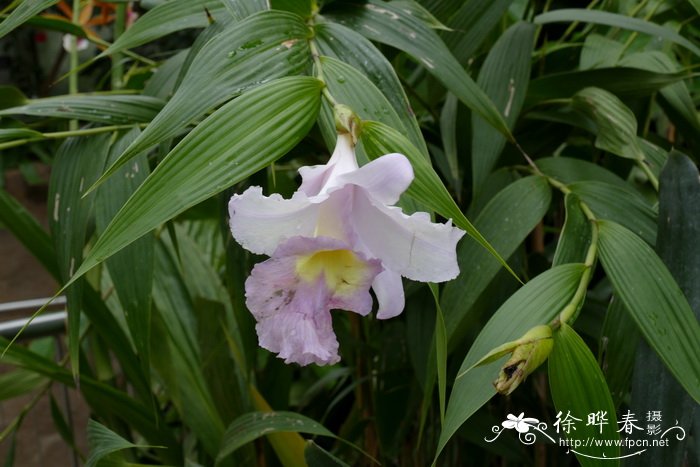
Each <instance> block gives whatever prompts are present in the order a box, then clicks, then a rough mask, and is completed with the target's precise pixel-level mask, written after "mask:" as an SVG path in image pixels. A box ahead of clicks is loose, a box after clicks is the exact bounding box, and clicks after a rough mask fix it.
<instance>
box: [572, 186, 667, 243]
mask: <svg viewBox="0 0 700 467" xmlns="http://www.w3.org/2000/svg"><path fill="white" fill-rule="evenodd" d="M569 189H570V190H571V191H572V192H573V193H575V194H576V195H577V196H578V197H579V198H581V200H582V201H583V202H584V203H586V204H587V205H588V207H589V208H591V211H593V213H594V214H595V216H596V217H597V218H599V219H609V220H615V221H616V222H619V223H620V224H622V225H624V226H625V227H627V228H628V229H630V230H631V231H633V232H634V233H636V234H637V235H639V236H640V237H641V238H643V239H644V240H645V241H646V242H647V243H648V244H650V245H653V244H654V243H655V241H656V212H655V210H654V208H652V207H651V206H650V205H649V204H648V203H647V201H646V200H645V199H644V198H642V197H641V196H640V195H639V194H637V193H635V192H633V191H630V190H626V189H621V188H618V187H617V186H615V185H610V184H608V183H605V182H593V181H583V182H576V183H571V184H570V185H569Z"/></svg>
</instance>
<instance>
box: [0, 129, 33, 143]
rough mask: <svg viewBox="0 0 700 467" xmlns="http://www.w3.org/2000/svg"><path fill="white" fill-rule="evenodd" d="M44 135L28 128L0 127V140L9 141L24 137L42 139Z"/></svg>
mask: <svg viewBox="0 0 700 467" xmlns="http://www.w3.org/2000/svg"><path fill="white" fill-rule="evenodd" d="M43 137H44V135H42V134H41V133H39V132H38V131H35V130H30V129H29V128H7V129H0V141H11V140H13V139H25V138H30V139H34V138H39V139H42V138H43Z"/></svg>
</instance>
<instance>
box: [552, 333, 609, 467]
mask: <svg viewBox="0 0 700 467" xmlns="http://www.w3.org/2000/svg"><path fill="white" fill-rule="evenodd" d="M548 370H549V387H550V388H551V391H552V399H553V400H554V407H555V408H556V409H557V410H558V411H560V412H561V413H562V414H561V418H560V420H561V419H563V418H564V417H566V415H567V414H568V413H571V415H572V416H573V417H576V418H578V419H580V420H579V421H575V424H574V425H573V427H572V429H571V430H570V431H569V433H566V434H565V436H566V438H567V439H569V440H582V442H583V443H586V441H587V440H588V439H601V440H613V446H612V447H606V446H594V445H589V446H586V445H583V446H581V447H577V448H576V450H575V451H574V452H575V453H576V457H577V458H578V461H579V463H580V464H581V465H582V466H583V467H588V466H606V465H610V466H616V465H620V461H619V460H618V459H610V458H615V457H618V456H619V455H620V448H619V446H614V443H615V441H616V440H619V439H620V434H619V433H618V431H617V418H616V417H615V405H614V404H613V400H612V397H611V396H610V391H609V390H608V385H607V384H606V383H605V378H604V377H603V372H602V371H601V370H600V368H599V367H598V363H597V362H596V359H595V357H594V356H593V354H592V353H591V351H590V349H589V348H588V346H586V344H585V342H583V339H581V337H580V336H579V335H578V334H576V331H574V330H573V329H572V328H571V327H569V325H568V324H566V323H562V326H561V328H559V330H558V331H557V332H555V333H554V349H553V350H552V353H551V355H550V356H549V365H548ZM600 412H603V413H604V414H605V423H604V424H602V425H595V424H590V425H589V424H588V422H589V421H590V420H588V415H589V414H596V413H600ZM601 423H602V420H601ZM561 431H563V427H562V430H561ZM561 431H560V430H558V431H557V432H558V433H560V434H563V433H561ZM592 444H595V443H592ZM572 450H573V449H572ZM593 457H598V459H595V458H593ZM603 457H607V458H608V459H601V458H603Z"/></svg>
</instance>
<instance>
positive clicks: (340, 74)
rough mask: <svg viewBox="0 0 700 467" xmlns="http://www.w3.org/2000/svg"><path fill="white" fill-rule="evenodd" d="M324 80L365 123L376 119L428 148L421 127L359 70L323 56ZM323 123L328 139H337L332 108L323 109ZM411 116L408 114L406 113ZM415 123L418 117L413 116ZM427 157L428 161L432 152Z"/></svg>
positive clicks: (336, 95) (335, 96) (417, 144)
mask: <svg viewBox="0 0 700 467" xmlns="http://www.w3.org/2000/svg"><path fill="white" fill-rule="evenodd" d="M320 61H321V66H322V67H323V78H324V81H325V82H326V85H327V86H328V90H329V91H330V92H331V95H333V97H334V98H335V100H336V101H338V102H339V103H342V104H346V105H347V106H349V107H350V108H352V109H353V111H354V112H355V113H356V114H357V115H358V116H359V117H360V118H361V119H363V120H376V121H380V122H382V123H385V124H386V125H388V126H390V127H392V128H395V129H397V130H399V131H400V132H401V133H402V134H406V135H407V137H408V138H409V139H410V140H411V143H413V145H414V146H416V147H417V148H420V147H425V142H424V141H423V135H422V134H421V132H420V129H419V128H418V125H417V124H416V125H415V126H413V125H411V122H410V121H409V120H407V119H406V118H401V117H399V115H398V113H397V112H395V111H394V108H393V107H392V106H391V104H390V103H389V101H388V100H387V98H386V97H385V96H384V94H383V93H382V92H381V91H380V90H379V89H378V88H377V87H376V86H375V85H374V83H372V82H371V81H370V80H369V79H367V77H366V76H364V75H363V74H362V72H360V71H359V70H357V69H355V68H353V67H352V66H350V65H348V64H346V63H343V62H341V61H340V60H336V59H334V58H331V57H321V59H320ZM322 109H323V111H322V112H321V117H322V118H320V119H319V124H320V126H321V131H323V132H324V137H325V138H326V140H330V139H331V138H332V141H335V139H336V138H337V134H336V129H335V123H334V119H333V112H332V110H331V108H330V106H328V105H324V106H323V107H322ZM405 114H407V112H405ZM409 118H412V119H413V121H415V117H413V116H410V117H409ZM424 156H425V157H426V158H427V157H428V153H427V151H426V152H425V154H424Z"/></svg>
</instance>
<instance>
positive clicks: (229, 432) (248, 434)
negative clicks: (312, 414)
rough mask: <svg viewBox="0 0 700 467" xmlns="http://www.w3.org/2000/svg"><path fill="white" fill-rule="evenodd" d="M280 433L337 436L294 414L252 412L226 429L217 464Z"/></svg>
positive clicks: (237, 419)
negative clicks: (254, 442)
mask: <svg viewBox="0 0 700 467" xmlns="http://www.w3.org/2000/svg"><path fill="white" fill-rule="evenodd" d="M279 432H294V433H309V434H313V435H321V436H330V437H333V438H335V435H334V434H333V433H331V432H330V431H328V430H327V429H326V428H325V427H324V426H323V425H321V424H320V423H317V422H315V421H314V420H312V419H310V418H308V417H305V416H303V415H300V414H297V413H294V412H281V411H280V412H251V413H247V414H243V415H241V416H239V417H238V418H236V419H235V420H234V421H233V422H232V423H231V424H230V425H229V427H228V428H227V429H226V433H225V434H224V438H223V440H222V441H221V449H220V450H219V454H218V455H217V458H216V459H217V464H218V463H219V462H221V461H222V460H223V459H224V458H226V457H227V456H228V455H230V454H231V453H233V452H234V451H235V450H236V449H238V448H240V447H241V446H243V445H245V444H247V443H250V442H251V441H254V440H256V439H258V438H260V437H261V436H263V435H268V434H270V433H279Z"/></svg>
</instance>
